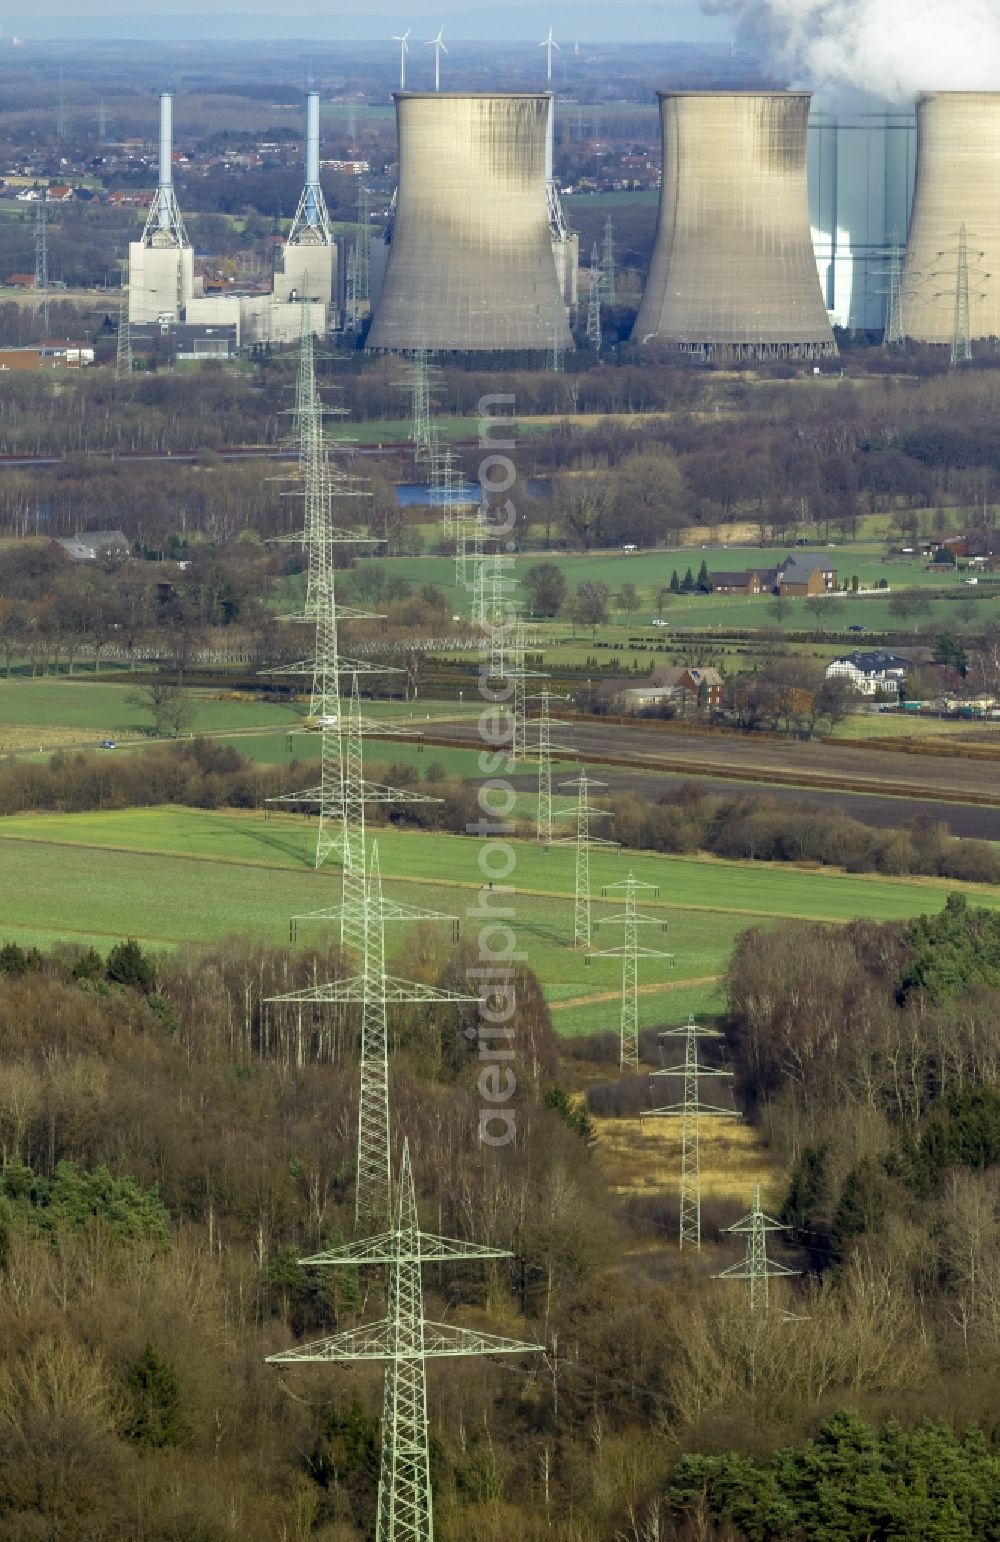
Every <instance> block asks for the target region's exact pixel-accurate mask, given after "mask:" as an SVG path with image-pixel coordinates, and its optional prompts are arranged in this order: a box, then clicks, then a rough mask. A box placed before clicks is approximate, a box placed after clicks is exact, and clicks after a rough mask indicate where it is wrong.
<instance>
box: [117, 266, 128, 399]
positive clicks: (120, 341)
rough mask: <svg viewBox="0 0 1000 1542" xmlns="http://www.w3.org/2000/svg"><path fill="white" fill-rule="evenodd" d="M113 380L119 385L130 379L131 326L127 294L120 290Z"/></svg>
mask: <svg viewBox="0 0 1000 1542" xmlns="http://www.w3.org/2000/svg"><path fill="white" fill-rule="evenodd" d="M115 344H116V346H115V380H116V382H117V383H118V384H119V385H124V384H127V383H128V382H129V381H130V380H131V379H132V328H131V327H130V326H129V320H128V295H127V293H126V292H125V290H124V289H123V290H122V296H121V299H120V300H119V302H118V322H117V325H116V327H115Z"/></svg>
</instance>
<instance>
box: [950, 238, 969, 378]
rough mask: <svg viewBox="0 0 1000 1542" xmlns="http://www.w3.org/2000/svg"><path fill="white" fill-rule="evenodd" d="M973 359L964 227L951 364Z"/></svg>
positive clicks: (959, 253)
mask: <svg viewBox="0 0 1000 1542" xmlns="http://www.w3.org/2000/svg"><path fill="white" fill-rule="evenodd" d="M971 358H972V313H971V309H970V305H969V237H968V232H967V230H966V228H965V226H964V225H963V226H962V228H961V230H960V231H959V233H958V270H957V272H956V275H955V324H954V330H953V332H952V339H951V362H952V366H953V367H954V366H955V365H956V364H968V362H969V360H970V359H971Z"/></svg>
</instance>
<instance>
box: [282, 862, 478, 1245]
mask: <svg viewBox="0 0 1000 1542" xmlns="http://www.w3.org/2000/svg"><path fill="white" fill-rule="evenodd" d="M365 883H366V888H365V908H364V938H363V952H362V956H361V960H360V972H359V973H357V974H353V975H348V976H345V977H344V978H342V979H337V980H330V981H324V982H323V983H321V984H319V985H311V986H307V987H306V989H305V990H299V991H286V992H283V993H282V994H281V995H277V996H270V997H268V998H267V999H268V1002H269V1004H271V1005H284V1006H294V1007H297V1008H299V1009H302V1008H305V1007H310V1006H312V1007H316V1008H323V1007H331V1006H345V1005H349V1004H357V1005H360V1006H361V1008H362V1027H361V1090H360V1094H359V1099H358V1152H357V1187H356V1191H355V1215H356V1219H357V1223H358V1225H359V1226H361V1225H364V1224H366V1223H368V1222H371V1221H374V1222H375V1223H376V1224H382V1225H384V1224H385V1222H386V1220H387V1217H388V1214H389V1211H388V1200H389V1189H388V1183H389V1179H390V1175H391V1168H392V1156H391V1149H390V1138H389V1041H388V1033H387V1028H386V1016H387V1009H388V1008H389V1007H390V1006H400V1005H403V1004H404V1003H407V1002H419V1003H425V1004H426V1003H436V1004H439V1005H449V1006H459V1005H468V1004H470V1003H473V1002H478V1001H480V1000H481V996H480V995H479V994H477V993H475V992H472V993H469V992H467V991H452V990H443V989H439V988H438V987H437V986H434V985H425V984H423V983H422V982H420V981H416V980H405V979H401V978H398V977H396V976H394V975H389V974H387V973H386V968H385V921H386V910H385V902H384V900H383V897H382V874H381V868H380V865H379V857H378V843H377V842H375V843H374V844H373V846H372V854H371V868H370V872H369V873H368V875H367V878H366V881H365ZM405 919H409V918H408V917H407V918H405ZM447 919H449V920H451V919H452V918H451V917H448V918H447Z"/></svg>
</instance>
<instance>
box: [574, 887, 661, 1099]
mask: <svg viewBox="0 0 1000 1542" xmlns="http://www.w3.org/2000/svg"><path fill="white" fill-rule="evenodd" d="M640 889H641V890H644V891H645V892H646V893H649V894H651V895H652V897H653V898H654V899H658V898H659V894H660V891H659V889H658V888H657V886H656V885H655V884H652V883H639V882H638V880H637V879H636V877H635V874H634V873H629V875H628V877H627V878H626V879H625V880H624V882H622V883H611V884H607V885H605V887H604V888H603V889H602V890H601V894H602V897H603V898H604V899H607V897H608V895H609V894H615V893H622V894H624V896H625V909H624V911H623V913H622V914H621V915H614V916H602V918H601V919H600V920H599V921H598V923H597V925H598V926H599V927H600V926H621V927H623V928H624V937H623V940H622V945H621V947H620V948H605V949H603V950H602V951H601V952H600V953H592V954H588V956H587V963H588V964H589V963H590V960H591V958H620V959H621V961H622V1010H621V1048H620V1052H619V1062H618V1063H619V1068H620V1069H621V1070H622V1071H624V1070H625V1069H626V1068H628V1069H629V1070H632V1071H637V1070H638V1069H639V960H640V959H641V958H665V959H666V960H667V961H668V963H671V964H672V963H673V961H674V955H673V954H672V953H664V952H663V951H662V949H659V948H644V947H642V946H641V944H640V942H639V928H640V927H642V926H658V927H659V928H660V930H661V931H662V932H665V931H666V929H667V923H666V922H665V921H662V920H660V919H659V918H658V917H657V916H641V915H639V913H638V911H637V910H636V897H637V895H638V893H639V891H640Z"/></svg>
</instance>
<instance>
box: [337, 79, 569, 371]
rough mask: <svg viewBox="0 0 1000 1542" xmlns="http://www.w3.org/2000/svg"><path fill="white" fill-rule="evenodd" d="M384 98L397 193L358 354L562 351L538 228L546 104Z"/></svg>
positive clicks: (546, 239)
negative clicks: (392, 120) (391, 120)
mask: <svg viewBox="0 0 1000 1542" xmlns="http://www.w3.org/2000/svg"><path fill="white" fill-rule="evenodd" d="M395 101H396V123H397V129H398V134H399V188H398V193H397V201H396V214H395V221H394V224H393V230H392V244H391V246H390V249H389V261H388V266H387V268H386V273H385V281H384V283H383V286H382V291H381V294H380V296H379V299H378V304H377V306H376V309H375V315H374V319H373V321H372V326H371V331H370V332H369V335H368V342H367V347H368V348H369V349H383V350H392V351H396V352H409V351H415V350H417V349H424V348H426V349H433V350H440V351H445V352H448V351H463V352H464V351H466V350H468V351H494V350H497V351H512V350H521V349H528V350H539V351H540V350H548V349H551V348H552V347H553V346H554V345H555V346H557V347H558V348H560V349H565V348H572V346H573V341H572V336H571V334H570V330H569V324H568V322H567V320H566V309H565V305H564V303H563V295H562V292H561V290H560V285H559V282H558V280H557V275H556V263H555V259H554V257H553V247H552V232H551V230H550V226H549V209H548V200H547V193H546V165H545V162H546V150H545V141H546V133H547V127H548V116H549V108H550V98H549V97H548V95H547V94H544V93H539V94H537V95H527V94H526V95H512V96H493V95H485V94H484V95H474V94H468V95H466V94H464V93H462V94H460V93H456V94H446V93H444V92H441V93H438V92H433V93H419V92H400V93H399V94H397V96H396V98H395Z"/></svg>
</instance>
